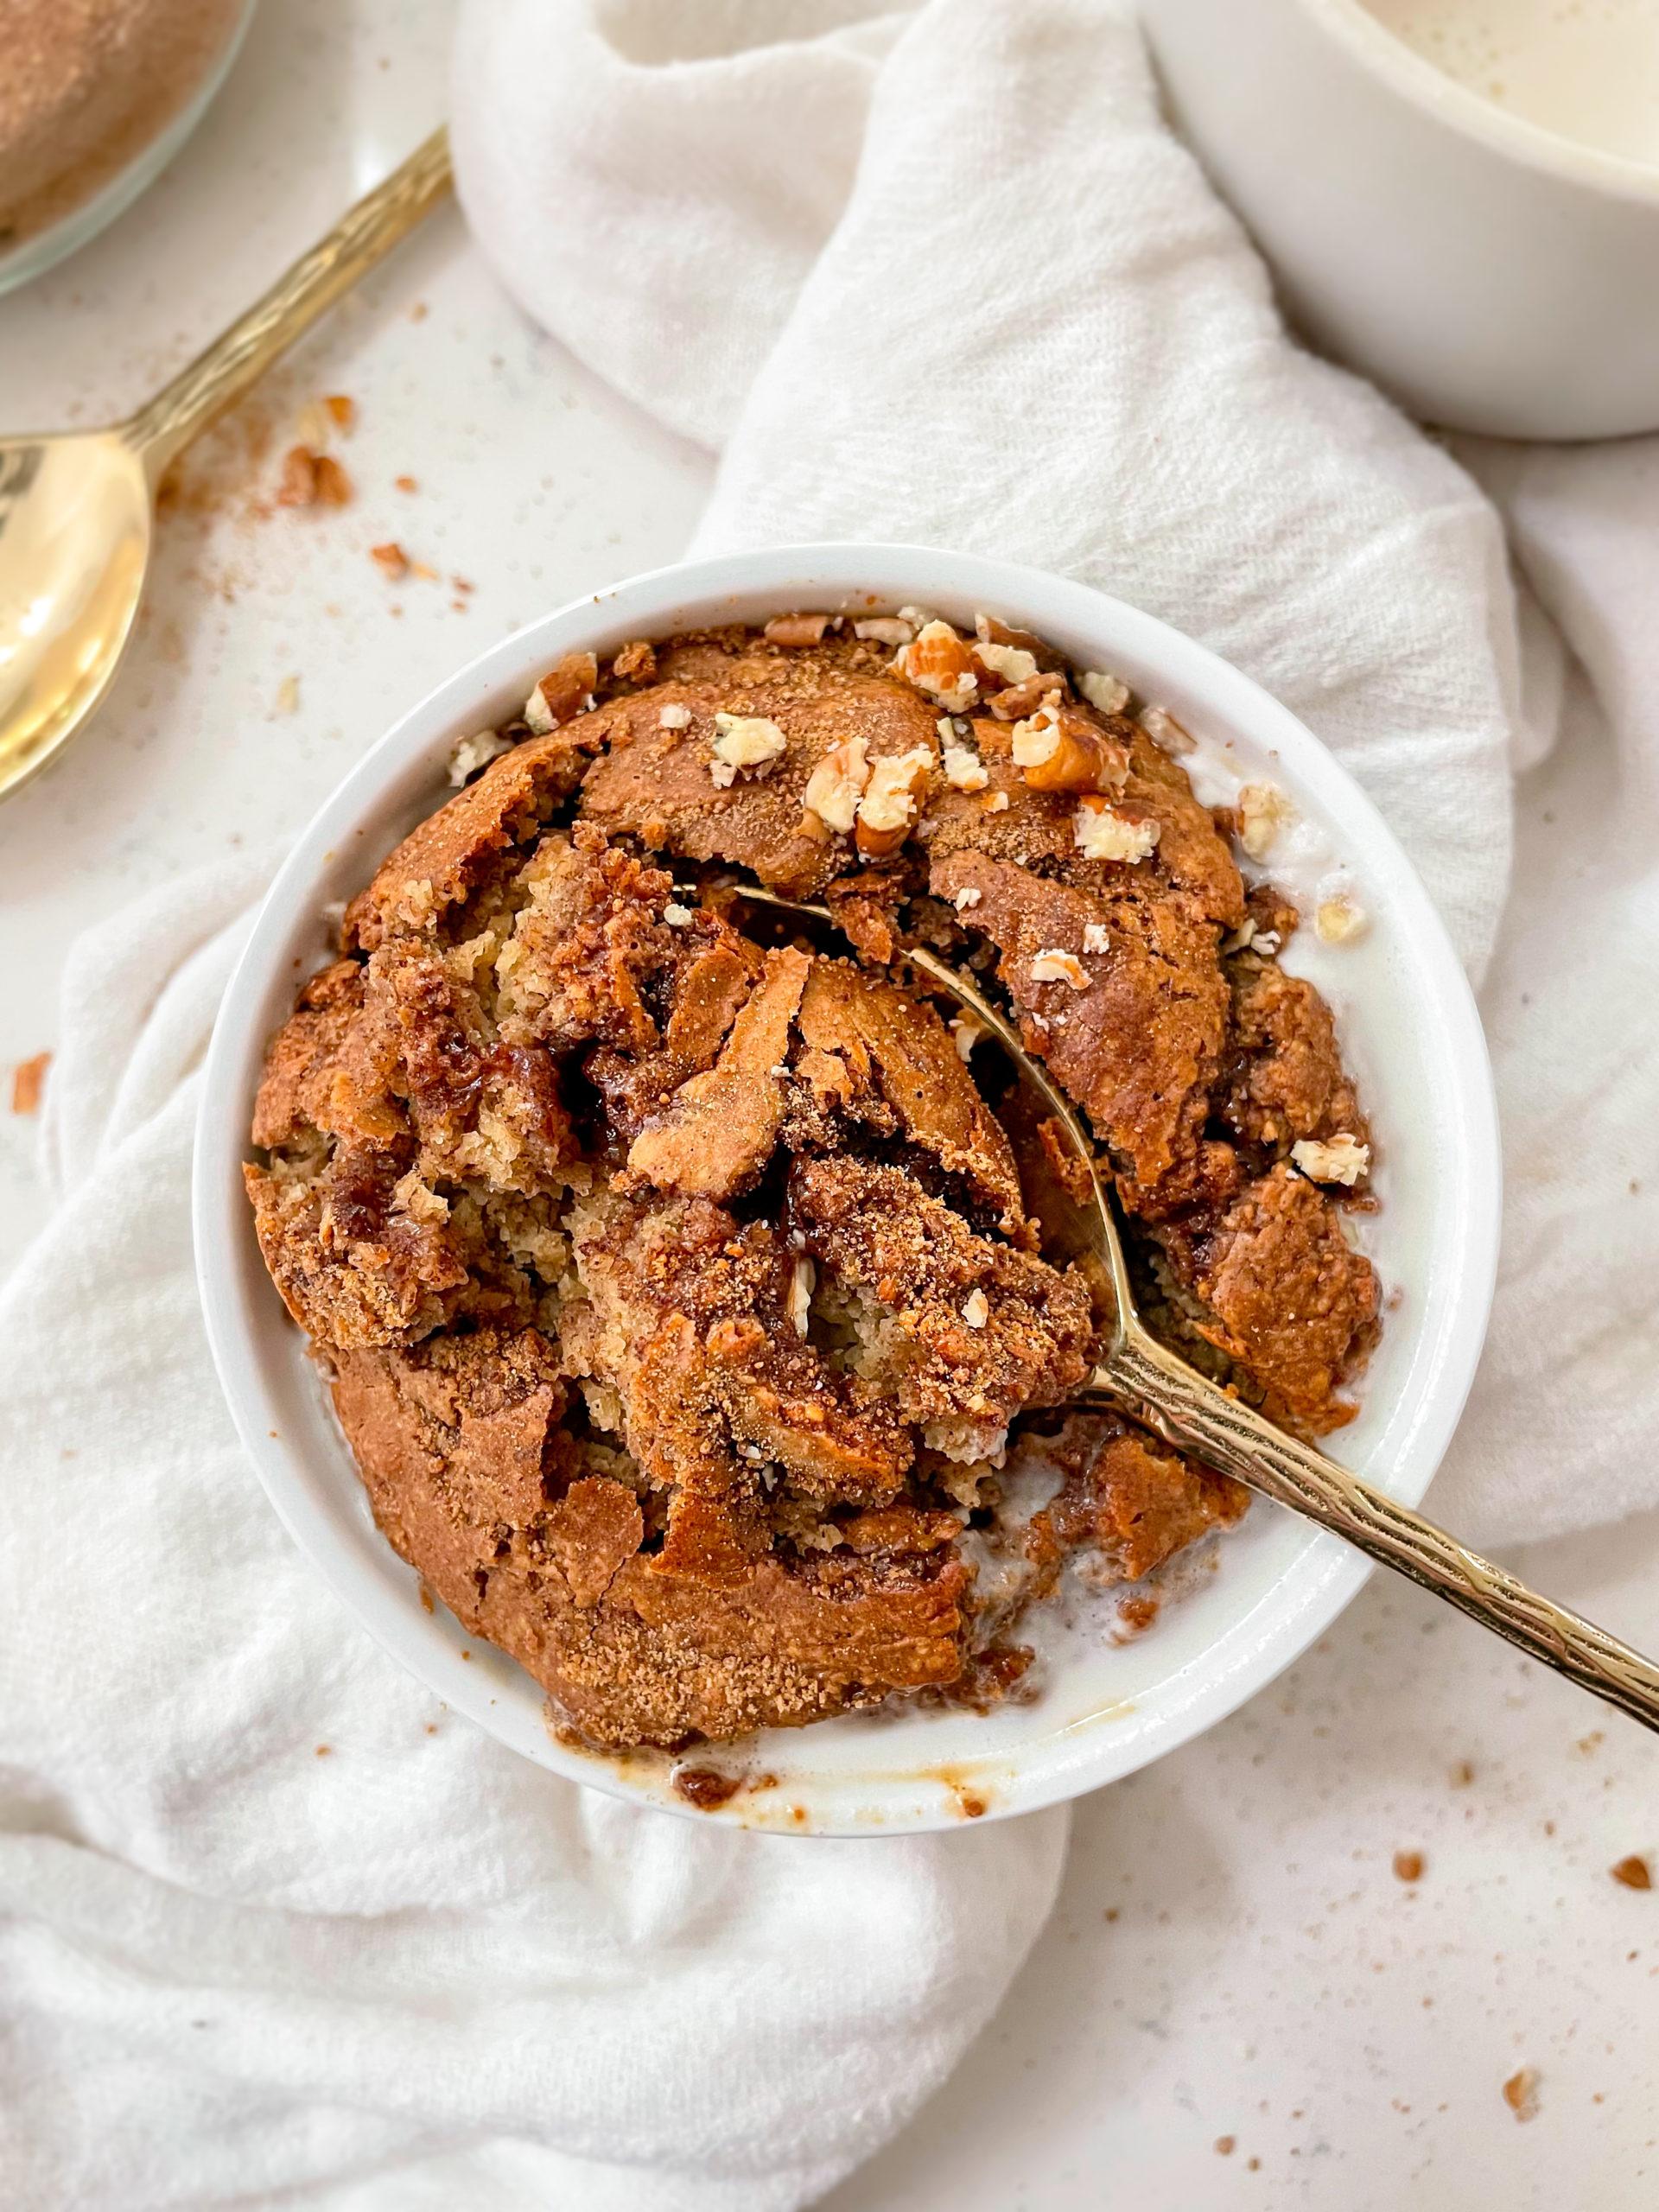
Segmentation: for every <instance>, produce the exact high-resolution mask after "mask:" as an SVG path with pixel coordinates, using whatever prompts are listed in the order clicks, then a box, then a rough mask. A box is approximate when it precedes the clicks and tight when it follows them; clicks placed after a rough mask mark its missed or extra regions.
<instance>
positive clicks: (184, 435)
mask: <svg viewBox="0 0 1659 2212" xmlns="http://www.w3.org/2000/svg"><path fill="white" fill-rule="evenodd" d="M449 182H450V168H449V134H448V131H447V130H442V129H439V130H435V131H434V132H433V133H432V136H431V137H429V139H427V140H426V141H425V143H424V144H423V145H421V146H419V147H417V148H416V150H415V152H414V153H412V154H411V155H410V157H409V159H408V160H407V161H406V162H404V163H403V165H402V167H401V168H395V169H394V170H393V171H392V173H391V175H390V176H389V177H387V178H386V180H385V182H384V183H382V184H378V185H376V187H375V188H374V190H373V191H372V192H371V193H368V194H365V197H364V198H363V199H361V200H359V201H358V203H357V205H356V206H355V207H351V208H348V209H347V210H346V213H345V214H344V215H342V216H341V217H340V220H339V222H337V223H336V224H335V225H334V228H333V230H331V231H330V232H328V234H327V237H326V238H319V239H318V241H317V243H316V244H315V245H314V246H313V247H312V249H311V251H309V252H308V253H306V254H302V256H301V257H300V258H299V260H297V261H296V263H295V264H294V266H293V267H292V268H291V269H290V270H289V271H288V272H287V274H286V275H285V276H283V277H278V278H277V282H276V283H274V284H273V285H272V286H271V288H270V290H269V291H268V292H267V293H266V294H265V296H264V298H263V299H261V300H258V301H257V302H255V304H254V305H253V306H252V307H251V308H249V309H248V311H247V313H246V314H245V315H241V316H239V317H238V320H237V321H235V322H233V323H232V325H231V327H230V328H229V329H228V330H226V331H225V332H224V333H222V334H221V335H220V336H219V337H218V338H216V339H214V340H213V344H212V345H211V346H208V347H207V350H206V352H204V353H199V354H198V355H197V356H196V358H195V359H194V361H192V362H191V363H190V365H189V366H188V368H185V369H181V371H180V372H179V374H178V375H177V376H175V378H174V379H173V381H172V382H171V383H170V384H169V385H166V386H165V387H164V388H163V389H162V391H158V392H157V393H156V397H154V398H153V399H151V400H149V402H147V404H145V405H144V406H143V407H141V408H140V409H139V410H138V412H137V414H136V415H135V416H132V417H131V419H130V421H129V422H128V423H125V424H124V426H123V427H124V431H125V435H126V436H127V438H128V440H129V441H130V443H131V444H132V445H133V446H135V447H136V448H137V450H138V451H139V453H140V454H142V455H143V461H144V466H145V468H146V470H147V471H148V473H149V480H150V482H151V483H152V484H154V483H156V481H157V480H158V479H159V478H160V476H161V475H162V472H163V470H164V469H165V468H166V467H167V466H168V462H169V461H172V459H173V458H174V456H175V454H177V453H178V452H180V450H181V448H183V447H185V446H187V445H188V443H189V442H190V440H191V439H192V438H194V436H195V435H196V434H197V432H198V431H199V430H201V429H204V428H205V427H206V426H207V423H210V422H211V421H212V420H213V416H215V415H217V414H219V412H220V411H221V410H223V409H225V408H226V407H228V406H229V405H230V404H232V401H233V400H236V399H238V398H239V397H241V395H242V394H243V392H245V391H246V390H247V388H248V386H249V385H251V384H252V383H253V382H254V380H255V378H257V377H260V376H263V375H264V372H265V371H266V370H267V369H268V368H269V367H270V364H271V363H272V362H273V361H274V360H275V359H277V355H278V354H279V353H283V352H284V351H285V350H286V349H287V348H288V347H289V346H291V345H292V344H293V343H294V340H296V338H297V337H299V336H300V334H302V332H303V331H306V330H308V329H309V328H310V327H311V325H312V324H313V323H314V322H315V321H316V319H317V317H318V316H319V315H321V314H322V313H323V311H324V310H325V309H326V308H330V307H332V306H333V305H334V302H335V301H336V300H337V299H339V298H340V296H341V295H342V294H343V293H345V292H346V291H349V289H351V287H352V286H353V284H354V283H356V282H357V280H358V278H359V277H361V276H362V275H363V274H364V272H365V270H370V269H372V268H373V266H374V264H376V262H378V261H379V260H380V259H381V258H382V257H384V256H385V254H387V253H389V252H390V251H391V249H392V247H393V246H395V245H397V242H398V240H399V239H400V238H405V237H407V236H408V234H409V232H410V231H412V230H413V229H414V227H415V226H416V224H417V223H418V222H419V221H420V220H421V219H422V217H423V215H425V214H426V213H428V211H429V209H430V208H432V207H435V205H436V203H437V201H438V200H440V199H441V198H442V196H443V194H445V193H446V192H447V191H448V188H449Z"/></svg>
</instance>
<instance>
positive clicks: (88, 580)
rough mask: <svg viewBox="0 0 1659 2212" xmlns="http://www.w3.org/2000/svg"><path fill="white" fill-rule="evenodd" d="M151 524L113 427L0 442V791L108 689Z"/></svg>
mask: <svg viewBox="0 0 1659 2212" xmlns="http://www.w3.org/2000/svg"><path fill="white" fill-rule="evenodd" d="M151 527H152V525H151V519H150V485H149V476H148V475H147V474H146V472H145V468H144V464H143V458H142V457H141V455H140V454H138V453H137V451H136V450H135V448H133V446H132V445H131V444H130V442H128V440H127V438H126V436H125V435H124V433H123V432H121V431H120V430H91V431H83V432H79V433H76V434H73V435H66V436H63V437H46V438H10V439H7V440H5V441H3V442H0V789H4V790H15V789H16V787H17V786H18V785H20V784H22V783H23V782H24V781H26V780H27V779H28V778H29V777H30V776H32V775H33V774H34V773H35V771H36V770H37V769H39V768H42V767H44V766H45V765H46V763H47V762H48V760H50V759H51V758H52V755H53V754H54V753H55V752H56V751H57V750H58V748H59V747H60V745H63V744H64V743H66V742H67V740H68V739H69V738H70V737H72V736H73V734H74V733H75V731H76V730H78V729H79V728H80V727H81V725H82V724H83V723H84V722H85V721H86V718H87V717H88V715H91V714H92V710H93V709H94V708H95V707H96V706H97V705H98V703H99V700H101V699H102V698H103V696H104V694H105V692H106V691H107V690H109V688H110V683H111V679H112V678H113V677H114V675H115V671H116V665H117V663H118V661H119V660H120V658H121V655H122V653H123V652H124V649H125V647H126V643H127V639H128V638H129V637H130V635H131V632H132V626H133V621H134V619H135V618H136V616H137V612H138V601H139V597H140V594H142V592H143V582H144V569H145V567H146V565H147V563H148V561H149V541H150V531H151Z"/></svg>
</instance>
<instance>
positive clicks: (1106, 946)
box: [1083, 922, 1112, 952]
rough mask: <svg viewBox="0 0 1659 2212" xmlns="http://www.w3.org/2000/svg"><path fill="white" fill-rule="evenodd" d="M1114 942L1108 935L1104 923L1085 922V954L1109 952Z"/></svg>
mask: <svg viewBox="0 0 1659 2212" xmlns="http://www.w3.org/2000/svg"><path fill="white" fill-rule="evenodd" d="M1111 944H1112V940H1111V938H1109V936H1108V935H1107V933H1106V925H1105V923H1104V922H1085V923H1084V925H1083V949H1084V951H1085V952H1109V951H1110V950H1111Z"/></svg>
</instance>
